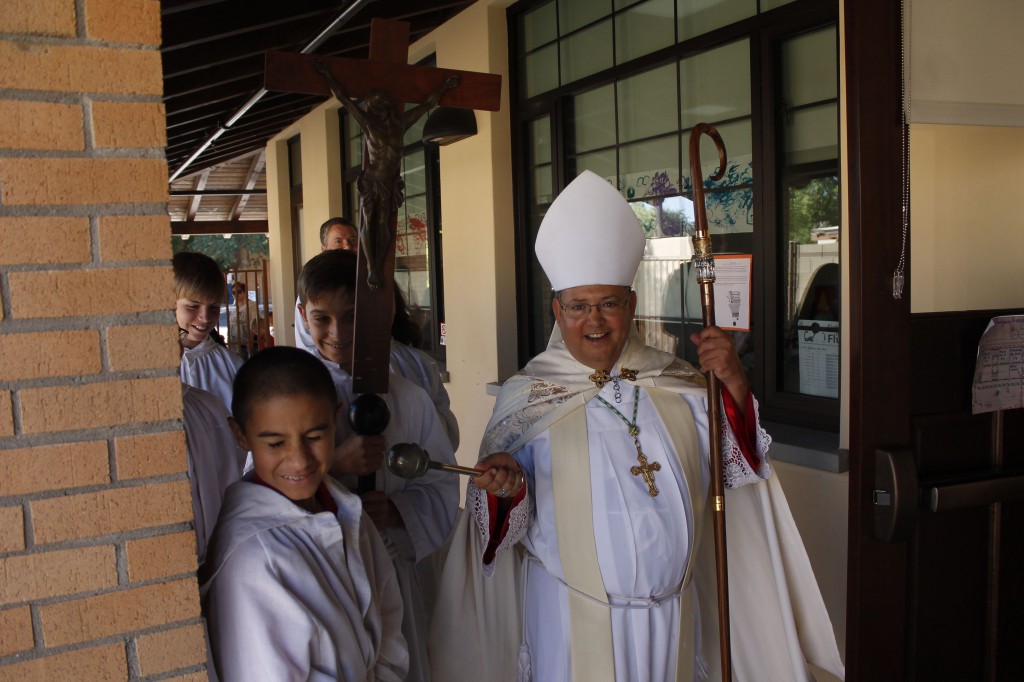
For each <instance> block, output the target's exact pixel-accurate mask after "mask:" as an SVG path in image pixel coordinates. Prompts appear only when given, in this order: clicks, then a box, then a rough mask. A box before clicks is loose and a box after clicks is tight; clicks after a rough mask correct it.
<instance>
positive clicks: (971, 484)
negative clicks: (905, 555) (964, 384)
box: [872, 448, 1024, 542]
mask: <svg viewBox="0 0 1024 682" xmlns="http://www.w3.org/2000/svg"><path fill="white" fill-rule="evenodd" d="M1019 499H1024V474H1021V473H1020V471H1019V470H1017V471H1010V472H1004V471H1000V470H997V471H995V472H993V473H992V474H989V475H985V476H982V477H979V478H977V479H976V480H970V481H958V482H956V483H939V482H935V481H933V482H921V481H919V480H918V477H917V464H916V462H915V460H914V453H913V451H912V450H911V449H910V448H886V449H879V450H876V451H875V488H874V494H873V499H872V502H873V503H874V505H875V527H874V531H875V532H874V534H875V538H876V539H878V540H881V541H882V542H902V541H904V540H907V539H909V538H910V536H911V535H912V534H913V532H914V526H915V525H916V524H917V518H918V514H919V513H920V512H921V511H933V512H941V511H948V510H950V509H963V508H965V507H975V506H979V505H985V504H992V503H994V502H1003V501H1009V500H1019Z"/></svg>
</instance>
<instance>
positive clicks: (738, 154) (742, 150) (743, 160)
mask: <svg viewBox="0 0 1024 682" xmlns="http://www.w3.org/2000/svg"><path fill="white" fill-rule="evenodd" d="M716 128H717V129H718V134H719V135H721V136H722V142H724V143H725V154H726V157H725V158H726V173H725V177H723V178H722V179H721V180H717V181H712V180H711V179H710V178H711V176H712V175H713V174H714V173H715V171H716V170H718V148H717V147H715V143H714V141H713V140H712V139H711V138H710V137H708V136H707V135H702V136H701V140H700V165H701V176H702V177H703V178H704V186H705V187H735V186H737V185H746V184H750V183H752V182H753V152H752V148H753V138H752V134H751V128H750V120H749V119H747V120H743V121H735V122H733V123H727V124H725V125H721V126H716ZM683 164H684V165H683V173H682V175H683V180H682V186H683V189H684V191H685V192H687V193H689V192H690V187H691V186H690V133H689V131H687V132H686V134H685V135H684V136H683Z"/></svg>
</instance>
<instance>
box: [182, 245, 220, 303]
mask: <svg viewBox="0 0 1024 682" xmlns="http://www.w3.org/2000/svg"><path fill="white" fill-rule="evenodd" d="M171 266H172V268H173V269H174V296H175V298H188V299H191V300H193V301H199V302H200V303H220V302H222V301H223V300H224V289H225V288H226V286H227V285H226V284H225V280H224V273H222V272H221V271H220V266H219V265H217V261H215V260H213V259H212V258H210V257H209V256H207V255H205V254H202V253H195V252H193V251H183V252H181V253H176V254H174V258H172V259H171Z"/></svg>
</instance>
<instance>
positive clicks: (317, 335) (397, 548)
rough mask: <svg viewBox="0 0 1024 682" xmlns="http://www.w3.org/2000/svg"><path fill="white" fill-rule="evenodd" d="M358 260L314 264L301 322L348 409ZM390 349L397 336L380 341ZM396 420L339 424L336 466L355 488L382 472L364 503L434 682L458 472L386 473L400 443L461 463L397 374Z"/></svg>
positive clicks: (408, 632)
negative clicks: (443, 561) (443, 557)
mask: <svg viewBox="0 0 1024 682" xmlns="http://www.w3.org/2000/svg"><path fill="white" fill-rule="evenodd" d="M355 289H356V255H355V254H354V253H351V252H348V251H342V250H333V251H331V250H328V251H324V252H323V253H320V254H318V255H317V256H315V257H314V258H312V259H310V261H309V262H308V263H306V265H305V266H304V267H303V268H302V273H301V274H300V275H299V282H298V293H299V312H300V315H301V319H300V320H298V321H297V322H298V323H299V324H302V325H303V326H305V328H306V330H307V331H308V332H309V338H310V341H309V343H308V344H307V346H306V350H307V351H309V352H310V353H312V354H313V355H315V356H316V357H317V358H319V359H320V361H321V362H322V363H323V364H324V365H325V366H326V367H327V368H328V370H330V373H331V378H332V379H333V381H334V385H335V388H336V389H337V396H338V400H339V401H340V402H341V403H342V404H345V405H347V404H349V403H350V402H351V401H352V400H353V399H354V398H355V394H354V392H353V390H352V376H351V372H352V341H353V334H354V331H355V329H354V321H355ZM380 343H382V344H390V343H391V339H390V338H382V339H380ZM382 397H383V398H384V399H385V401H387V403H388V408H389V409H390V411H391V421H390V423H389V424H388V426H387V428H386V429H385V430H384V432H383V433H382V434H381V435H379V436H360V435H357V434H355V433H353V431H352V429H351V427H350V426H349V424H348V422H347V420H345V419H344V418H342V419H340V420H338V423H337V435H336V436H335V445H336V446H337V447H336V450H335V461H334V465H333V466H332V468H331V473H332V475H334V476H335V477H337V478H338V479H339V480H340V481H341V482H342V483H343V484H345V485H348V486H349V487H350V488H355V487H356V480H357V477H358V476H362V475H366V474H376V489H375V490H373V491H371V492H368V493H365V494H364V495H363V497H362V499H363V507H364V508H365V509H366V512H367V514H369V516H370V518H371V519H373V522H374V523H375V524H376V526H377V529H378V530H379V531H380V534H381V537H382V539H383V540H384V545H385V546H386V547H387V548H388V553H389V554H390V555H391V558H392V561H393V562H394V566H395V571H396V573H397V574H398V584H399V586H400V587H401V589H402V596H403V600H404V603H405V619H404V622H403V624H402V632H403V634H404V635H405V638H406V640H407V641H408V644H409V656H410V666H409V676H408V677H407V678H406V679H407V680H409V682H425V681H426V680H429V679H430V672H429V666H428V663H427V652H426V638H427V627H428V623H429V621H430V615H431V613H432V612H433V608H434V599H435V594H436V590H437V576H436V573H435V570H434V562H433V557H434V554H435V553H436V552H437V550H438V549H440V547H441V545H442V543H444V541H445V539H446V538H447V536H448V532H449V531H450V530H451V529H452V526H453V525H454V523H455V513H456V510H457V508H458V503H459V488H458V486H459V482H458V480H457V479H456V477H454V476H452V475H451V474H446V473H442V472H439V471H433V472H431V473H428V474H427V475H426V476H423V477H422V478H418V479H414V480H406V479H403V478H400V477H398V476H396V475H394V474H392V473H390V472H389V471H388V470H387V468H386V467H385V468H381V464H382V463H383V459H384V452H385V450H386V449H387V448H388V447H389V446H392V445H395V444H397V443H408V442H412V443H418V444H419V445H421V446H422V447H423V448H424V449H426V450H427V452H428V453H430V455H431V457H433V458H434V459H436V460H440V461H442V462H445V463H449V464H454V463H455V455H454V453H453V451H452V447H451V442H450V441H449V439H448V436H447V434H446V433H445V430H444V427H443V426H442V425H441V422H440V420H439V419H438V416H437V412H436V410H435V409H434V404H433V403H432V402H431V400H430V397H429V396H428V395H427V393H426V392H425V391H424V390H423V389H421V388H420V387H419V386H417V385H416V384H414V383H413V382H411V381H409V380H407V379H404V378H403V377H401V376H399V375H397V374H394V373H392V374H391V375H390V377H389V386H388V393H387V394H386V395H384V396H382Z"/></svg>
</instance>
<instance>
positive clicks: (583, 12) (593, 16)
mask: <svg viewBox="0 0 1024 682" xmlns="http://www.w3.org/2000/svg"><path fill="white" fill-rule="evenodd" d="M611 12H612V3H611V2H609V0H558V32H559V34H560V35H563V36H564V35H566V34H567V33H571V32H572V31H575V30H576V29H578V28H580V27H581V26H586V25H587V24H589V23H592V22H594V21H597V20H598V19H600V18H601V17H606V16H608V15H609V14H611Z"/></svg>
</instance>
